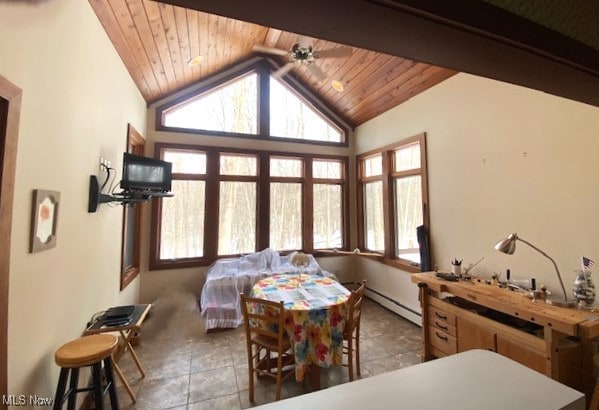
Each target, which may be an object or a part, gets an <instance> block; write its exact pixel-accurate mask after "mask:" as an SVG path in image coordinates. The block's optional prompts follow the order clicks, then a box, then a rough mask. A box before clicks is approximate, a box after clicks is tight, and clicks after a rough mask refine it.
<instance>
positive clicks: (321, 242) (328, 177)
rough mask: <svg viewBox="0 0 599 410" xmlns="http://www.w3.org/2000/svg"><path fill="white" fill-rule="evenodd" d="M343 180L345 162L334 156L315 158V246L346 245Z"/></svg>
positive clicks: (313, 164) (339, 246)
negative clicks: (344, 240) (334, 158)
mask: <svg viewBox="0 0 599 410" xmlns="http://www.w3.org/2000/svg"><path fill="white" fill-rule="evenodd" d="M344 183H345V178H344V167H343V162H342V161H339V160H331V159H314V160H313V161H312V187H313V195H312V196H313V198H312V200H313V210H312V214H313V243H314V249H336V248H342V247H343V220H344V216H343V213H344V211H345V210H344V208H343V206H342V204H343V195H344V189H343V185H344Z"/></svg>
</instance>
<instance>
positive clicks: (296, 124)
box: [270, 77, 343, 142]
mask: <svg viewBox="0 0 599 410" xmlns="http://www.w3.org/2000/svg"><path fill="white" fill-rule="evenodd" d="M270 134H271V135H272V136H275V137H282V138H293V139H302V140H311V141H326V142H343V134H342V132H341V131H340V130H339V129H338V128H337V127H335V126H334V125H333V124H332V123H331V122H330V121H327V120H326V119H324V118H323V116H322V115H321V114H320V113H317V112H316V111H315V110H314V109H313V108H312V107H310V106H309V105H308V104H306V103H305V102H304V101H302V99H300V98H299V97H298V96H297V95H296V94H295V93H294V92H293V91H291V90H290V89H289V88H288V87H286V86H284V85H283V84H282V83H281V82H280V81H278V80H276V79H275V78H273V77H270Z"/></svg>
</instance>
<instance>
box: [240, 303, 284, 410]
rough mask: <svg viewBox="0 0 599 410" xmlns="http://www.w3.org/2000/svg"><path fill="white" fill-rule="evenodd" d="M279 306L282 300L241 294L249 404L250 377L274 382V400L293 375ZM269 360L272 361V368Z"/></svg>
mask: <svg viewBox="0 0 599 410" xmlns="http://www.w3.org/2000/svg"><path fill="white" fill-rule="evenodd" d="M250 306H251V309H250ZM283 306H284V305H283V302H282V301H281V302H273V301H270V300H264V299H257V298H249V297H246V296H245V295H244V294H243V293H242V294H241V309H242V311H243V321H244V326H245V337H246V342H247V354H248V373H249V399H250V402H252V403H253V402H254V374H256V376H260V375H263V376H269V377H272V378H274V379H275V380H276V400H280V398H281V383H282V382H283V381H284V380H285V379H287V378H288V377H289V376H291V375H293V374H294V372H293V367H292V366H293V365H294V363H295V358H294V356H293V349H292V346H291V342H290V340H289V337H288V336H287V333H286V331H285V328H284V323H285V317H284V307H283ZM272 353H276V356H275V357H272ZM273 360H276V366H274V363H273V362H272V361H273ZM290 366H291V368H290ZM284 369H285V371H283V370H284Z"/></svg>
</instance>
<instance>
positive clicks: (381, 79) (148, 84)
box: [90, 0, 456, 127]
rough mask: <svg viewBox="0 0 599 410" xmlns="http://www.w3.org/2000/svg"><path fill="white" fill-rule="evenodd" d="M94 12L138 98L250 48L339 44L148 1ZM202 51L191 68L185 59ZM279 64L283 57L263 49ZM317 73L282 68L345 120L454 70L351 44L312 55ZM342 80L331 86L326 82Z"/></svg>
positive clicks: (101, 0) (186, 81)
mask: <svg viewBox="0 0 599 410" xmlns="http://www.w3.org/2000/svg"><path fill="white" fill-rule="evenodd" d="M90 4H91V5H92V7H93V9H94V10H95V12H96V14H97V15H98V18H99V19H100V21H101V23H102V25H103V26H104V28H105V30H106V32H107V33H108V36H109V37H110V39H111V41H112V43H113V44H114V46H115V48H116V50H117V51H118V53H119V55H120V56H121V58H122V60H123V62H124V63H125V65H126V67H127V69H128V70H129V72H130V73H131V76H132V78H133V80H134V81H135V83H136V84H137V86H138V87H139V89H140V91H141V93H142V95H143V97H144V98H145V100H146V101H147V102H148V103H152V102H155V101H158V100H160V99H162V98H164V97H166V96H169V95H171V94H173V93H175V92H177V91H179V90H181V89H184V88H186V87H188V86H190V85H192V84H194V83H196V82H198V81H200V80H202V79H204V78H206V77H209V76H211V75H213V74H215V73H218V72H219V71H222V70H225V69H227V68H228V67H231V66H232V65H234V64H236V63H239V62H242V61H244V60H246V59H249V58H250V57H252V56H254V55H256V53H255V52H254V51H253V46H254V45H256V44H261V45H266V46H268V47H274V48H278V49H282V50H291V48H292V47H293V45H294V44H296V43H298V42H299V43H301V44H302V45H311V46H312V47H313V49H314V50H325V49H336V48H340V47H342V46H341V45H340V44H339V43H335V42H331V41H325V40H321V39H318V38H313V37H307V36H300V35H299V34H296V33H292V32H288V31H283V30H279V29H275V28H271V27H267V26H263V25H259V24H253V23H248V22H244V21H241V20H235V19H232V18H227V17H222V16H217V15H214V14H209V13H205V12H201V11H196V10H191V9H185V8H182V7H176V6H172V5H169V4H164V3H159V2H155V1H150V0H90ZM198 55H199V56H201V63H200V64H199V65H198V66H195V67H190V66H189V65H188V61H189V60H191V59H192V58H193V57H195V56H198ZM264 56H265V57H268V58H270V59H272V60H275V61H276V62H277V63H278V64H279V65H284V64H285V63H286V62H287V61H288V59H287V57H285V56H275V55H270V54H264ZM314 64H317V65H318V67H319V68H320V69H321V70H322V71H323V72H324V74H325V79H324V80H322V81H318V80H317V79H316V77H315V76H314V75H313V74H312V73H311V72H310V71H309V70H308V69H307V68H306V65H299V66H297V67H296V68H293V69H292V70H291V71H290V72H288V74H286V75H289V76H293V77H294V78H295V79H297V80H299V81H300V82H301V83H302V84H304V85H305V86H306V88H307V89H308V90H309V91H311V92H312V93H313V94H314V95H315V96H316V97H318V98H319V99H320V100H321V101H323V102H324V103H325V104H327V105H328V106H329V107H330V108H331V109H332V110H333V111H334V112H336V113H337V114H338V115H339V116H340V117H341V118H342V119H344V120H345V121H346V122H347V123H348V124H349V125H350V126H352V127H355V126H357V125H360V124H362V123H364V122H365V121H368V120H369V119H371V118H374V117H376V116H377V115H380V114H381V113H383V112H385V111H387V110H388V109H390V108H392V107H394V106H396V105H398V104H400V103H402V102H404V101H406V100H408V99H409V98H411V97H413V96H414V95H416V94H418V93H420V92H422V91H424V90H426V89H427V88H429V87H432V86H433V85H435V84H438V83H439V82H441V81H443V80H445V79H447V78H449V77H451V76H452V75H454V74H455V73H456V71H453V70H449V69H445V68H441V67H437V66H433V65H429V64H425V63H421V62H417V61H413V60H409V59H405V58H401V57H397V56H392V55H389V54H385V53H381V52H375V51H369V50H367V49H362V48H357V47H353V53H352V54H351V56H346V57H335V58H332V57H331V58H322V59H318V60H316V61H315V63H314ZM332 80H337V81H339V82H340V83H341V84H342V85H343V91H341V92H339V91H336V90H335V89H334V88H333V87H332V86H331V81H332Z"/></svg>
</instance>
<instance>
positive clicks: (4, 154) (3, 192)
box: [0, 75, 22, 408]
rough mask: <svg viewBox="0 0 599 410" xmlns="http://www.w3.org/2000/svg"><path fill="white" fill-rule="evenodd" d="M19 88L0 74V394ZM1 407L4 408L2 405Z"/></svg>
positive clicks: (4, 362) (0, 388) (5, 381)
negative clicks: (1, 103) (4, 104)
mask: <svg viewBox="0 0 599 410" xmlns="http://www.w3.org/2000/svg"><path fill="white" fill-rule="evenodd" d="M21 95H22V91H21V89H20V88H18V87H16V86H15V85H13V84H12V83H11V82H10V81H8V80H7V79H6V78H4V77H3V76H2V75H0V98H2V99H3V100H5V101H7V102H8V108H7V109H6V110H3V111H4V113H0V115H5V118H3V119H4V120H5V121H0V124H2V122H4V123H5V124H6V128H5V129H4V130H2V129H0V167H1V169H0V238H2V239H3V241H4V244H3V245H2V246H1V247H0V363H2V364H1V365H0V392H1V394H7V393H8V391H7V389H8V364H7V362H8V354H7V350H8V295H9V293H8V285H9V283H8V282H9V274H10V231H11V225H12V206H13V198H14V189H15V168H16V160H17V137H18V132H19V117H20V114H21ZM0 406H3V408H6V405H4V404H1V405H0Z"/></svg>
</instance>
